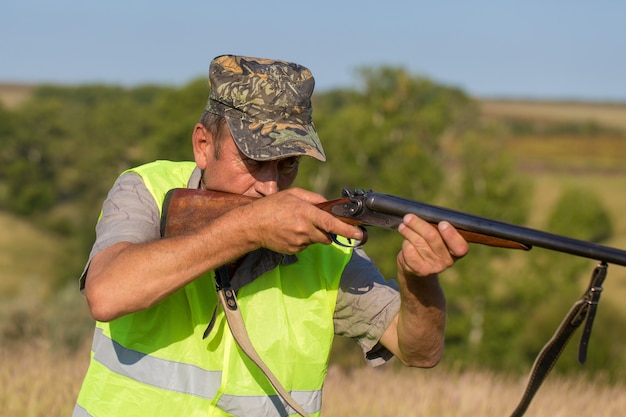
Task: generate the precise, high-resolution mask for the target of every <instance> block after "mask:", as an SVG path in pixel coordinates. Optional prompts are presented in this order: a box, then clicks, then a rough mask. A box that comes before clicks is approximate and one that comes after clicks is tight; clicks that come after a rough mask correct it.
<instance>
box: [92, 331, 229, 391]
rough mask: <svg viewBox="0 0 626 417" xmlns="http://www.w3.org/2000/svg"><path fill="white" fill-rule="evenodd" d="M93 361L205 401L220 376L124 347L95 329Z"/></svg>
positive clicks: (216, 372)
mask: <svg viewBox="0 0 626 417" xmlns="http://www.w3.org/2000/svg"><path fill="white" fill-rule="evenodd" d="M93 350H94V352H95V353H94V360H95V361H97V362H100V363H101V364H102V365H104V366H106V367H107V368H108V369H109V370H110V371H112V372H115V373H116V374H119V375H124V376H125V377H127V378H131V379H134V380H135V381H138V382H141V383H142V384H148V385H152V386H153V387H157V388H160V389H164V390H169V391H175V392H183V393H185V394H191V395H195V396H198V397H202V398H206V399H208V400H210V399H212V398H213V397H215V394H216V393H217V390H218V389H219V387H220V382H221V379H222V372H221V371H207V370H205V369H201V368H199V367H197V366H194V365H189V364H186V363H181V362H175V361H169V360H166V359H161V358H157V357H154V356H151V355H147V354H145V353H141V352H137V351H136V350H133V349H127V348H125V347H124V346H122V345H120V344H119V343H117V342H116V341H115V340H111V339H109V338H108V337H107V336H105V335H104V332H103V331H102V329H100V328H96V332H95V334H94V341H93Z"/></svg>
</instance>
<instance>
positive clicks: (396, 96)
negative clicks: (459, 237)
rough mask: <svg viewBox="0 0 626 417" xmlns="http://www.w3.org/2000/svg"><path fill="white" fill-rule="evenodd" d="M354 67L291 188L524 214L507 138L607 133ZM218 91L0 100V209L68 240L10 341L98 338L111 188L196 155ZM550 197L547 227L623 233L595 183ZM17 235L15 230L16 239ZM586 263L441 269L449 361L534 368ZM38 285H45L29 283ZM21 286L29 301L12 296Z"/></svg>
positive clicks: (527, 208) (374, 236)
mask: <svg viewBox="0 0 626 417" xmlns="http://www.w3.org/2000/svg"><path fill="white" fill-rule="evenodd" d="M359 75H360V79H361V83H360V86H359V88H357V89H336V90H331V91H325V92H318V93H316V95H315V96H314V119H315V124H316V127H317V130H318V132H319V135H320V137H321V138H322V141H323V143H324V147H325V150H326V153H327V156H328V161H327V162H326V163H324V164H320V163H317V162H315V161H313V160H305V161H304V162H303V163H302V166H301V171H300V176H299V178H298V180H297V184H296V185H298V186H301V187H305V188H308V189H312V190H314V191H317V192H320V193H322V194H324V195H326V196H327V197H328V198H334V197H338V196H339V195H340V192H341V189H342V188H344V187H348V188H364V189H373V190H375V191H380V192H384V193H387V194H396V195H399V196H402V197H406V198H411V199H416V200H422V201H426V202H430V203H434V204H440V205H445V206H448V207H451V208H454V209H458V210H462V211H466V212H469V213H474V214H478V215H482V216H486V217H491V218H496V219H500V220H504V221H509V222H513V223H516V224H527V223H528V221H529V218H530V217H531V214H532V210H533V207H532V198H530V197H529V196H530V195H532V193H533V187H534V184H533V182H532V181H531V180H530V179H529V178H527V177H526V176H524V175H521V174H520V172H519V171H518V170H516V165H515V158H514V157H515V155H513V154H510V153H507V150H506V146H505V145H506V144H507V143H508V142H507V138H508V139H510V138H511V137H513V138H515V137H516V136H522V135H528V134H529V132H530V133H532V134H546V133H545V132H548V133H550V134H554V132H558V133H559V134H560V133H562V132H564V131H566V132H567V134H568V135H574V136H576V135H596V134H599V133H600V134H602V133H603V132H602V129H601V128H600V127H598V126H596V125H589V124H588V123H586V124H584V125H583V126H580V127H578V128H576V125H575V124H571V123H570V124H567V125H563V124H555V123H553V124H548V125H546V124H545V123H542V124H540V125H537V124H533V123H530V122H528V121H520V120H517V119H516V120H511V121H509V122H508V123H507V122H506V121H505V123H502V122H501V121H499V122H498V123H489V122H487V123H486V122H485V121H484V120H482V119H481V114H480V109H479V105H478V103H477V101H476V100H474V99H472V98H471V97H469V96H468V95H467V94H465V93H464V92H463V91H462V90H460V89H458V88H454V87H450V86H445V85H441V84H437V83H435V82H433V81H432V80H429V79H427V78H424V77H421V76H414V75H411V74H408V73H407V72H406V71H405V70H403V69H402V68H396V67H380V68H364V69H362V70H361V71H360V73H359ZM207 96H208V87H207V84H206V80H195V81H192V82H190V83H189V84H187V85H184V86H182V87H168V86H140V87H135V88H122V87H116V86H104V85H86V86H41V87H38V88H37V89H35V91H34V92H33V93H32V95H31V97H30V99H29V100H27V101H26V102H24V103H23V104H21V105H20V106H17V107H12V108H7V107H4V106H1V105H0V140H1V145H0V210H1V211H2V213H6V214H8V215H10V216H12V217H11V218H15V219H20V221H23V220H25V221H27V222H28V223H29V224H32V225H34V226H35V227H36V228H37V230H41V231H43V232H44V233H46V236H47V239H49V241H50V242H51V243H49V245H54V246H56V249H57V251H56V252H55V254H56V255H55V258H54V262H53V263H52V265H51V266H50V268H49V269H48V270H47V272H46V274H45V277H44V278H43V279H38V280H37V281H36V282H34V283H30V284H29V289H28V290H27V291H24V292H23V293H20V292H19V291H17V290H11V288H16V287H17V286H18V284H15V285H13V286H12V285H11V284H10V282H9V280H10V279H16V280H19V279H21V278H20V277H17V278H10V277H13V276H14V275H16V274H11V273H10V272H11V271H7V278H6V280H7V281H6V282H5V284H4V287H2V288H3V291H2V292H0V302H1V303H2V308H1V309H0V325H1V326H2V327H1V328H0V339H1V340H0V342H1V343H17V342H18V341H20V340H26V341H28V340H30V339H32V338H38V337H46V338H49V339H50V340H52V341H53V343H54V344H58V345H59V346H66V347H70V348H72V347H76V346H78V345H79V344H80V343H82V342H83V341H84V340H86V339H88V338H89V336H90V333H91V325H92V322H91V319H90V318H89V316H88V314H87V313H86V308H85V306H84V300H83V299H82V297H81V296H80V294H79V292H78V288H77V287H78V286H77V277H78V276H79V275H80V273H81V271H82V268H83V267H84V262H85V260H86V259H87V256H88V253H89V251H90V249H91V244H92V243H93V239H94V225H95V222H96V219H97V217H98V213H99V210H100V207H101V204H102V201H103V200H104V198H105V197H106V194H107V191H108V189H109V187H110V186H111V185H112V183H113V181H114V180H115V178H116V177H117V176H118V175H119V174H120V172H122V171H123V170H125V169H127V168H130V167H132V166H135V165H138V164H142V163H145V162H149V161H152V160H155V159H171V160H190V159H191V158H192V152H191V142H190V136H191V132H192V128H193V126H194V124H195V123H196V122H197V121H198V119H199V117H200V114H201V112H202V110H203V108H204V105H205V102H206V99H207ZM604 133H606V132H604ZM610 133H611V134H612V135H622V136H623V134H624V133H623V132H621V131H611V132H610ZM555 200H556V203H555V204H554V206H553V207H542V208H541V210H542V212H545V213H546V216H545V218H546V221H545V223H544V224H540V225H538V226H541V227H542V228H544V229H546V230H551V231H553V232H556V233H561V234H566V235H570V236H574V237H578V238H581V239H585V240H590V241H594V242H606V241H607V239H610V238H611V237H612V235H613V233H614V224H613V221H612V219H611V216H610V214H609V212H608V211H607V209H606V207H605V206H604V204H603V202H602V201H601V199H600V198H599V197H598V196H597V195H596V194H594V193H593V192H591V191H590V190H588V189H585V188H584V187H570V188H568V189H566V190H564V192H563V193H562V195H560V196H557V197H556V199H555ZM3 233H5V232H3ZM370 235H371V237H370V241H369V242H368V244H367V247H366V250H367V252H368V254H369V255H370V256H371V257H372V258H373V259H374V260H375V262H376V264H377V265H378V267H379V268H380V269H381V271H382V272H383V273H384V274H385V276H388V277H393V276H394V269H395V256H396V253H397V250H398V248H399V244H400V239H399V238H398V236H397V235H396V234H395V233H392V232H389V231H381V230H370ZM22 238H23V236H21V235H15V236H12V237H11V240H14V241H15V245H16V247H19V244H20V239H22ZM19 251H20V253H22V252H25V251H28V249H26V248H24V249H19ZM25 259H28V260H26V261H25V262H37V260H36V259H35V260H33V259H32V258H30V257H27V256H25ZM591 266H593V264H590V263H589V262H587V261H586V260H581V259H577V258H575V257H571V256H565V255H561V254H554V253H546V252H542V251H537V252H531V253H530V254H528V253H517V252H512V251H507V250H502V249H492V248H487V247H479V246H472V250H471V254H470V255H469V256H468V257H466V258H465V259H463V260H461V261H460V262H459V263H458V264H457V266H456V267H455V268H454V269H453V270H450V271H448V272H446V273H445V276H444V277H443V279H442V282H443V285H444V287H445V290H446V292H447V297H448V305H449V312H450V313H449V323H448V330H447V339H448V340H447V351H446V354H445V355H446V356H445V359H444V363H448V364H454V365H455V366H460V367H488V368H492V369H498V370H506V371H524V370H527V369H528V367H529V366H530V364H532V361H533V359H534V357H535V355H536V353H537V352H538V350H539V349H540V348H541V346H542V345H543V344H544V343H545V342H546V341H547V340H548V339H549V337H550V336H551V333H552V332H553V331H554V329H555V328H556V326H557V325H558V323H559V322H560V317H561V316H563V315H564V314H565V312H566V311H567V310H568V309H569V306H570V305H571V304H572V303H573V302H574V300H575V299H577V298H578V297H579V296H580V292H582V290H583V289H584V285H585V282H584V281H585V280H586V279H587V277H586V274H587V273H590V272H591V271H590V267H591ZM17 275H19V274H17ZM581 277H584V278H581ZM33 286H36V287H45V288H48V290H46V291H39V292H37V293H36V294H34V293H33V291H32V288H33ZM20 297H24V298H25V299H26V298H29V299H30V300H31V301H30V302H25V303H24V302H17V301H16V300H18V301H19V300H20V299H21V298H20ZM611 308H612V307H611V305H603V306H602V307H601V309H602V310H605V311H606V313H605V311H602V317H601V318H600V319H599V320H597V323H596V328H595V329H594V334H593V338H592V339H593V340H592V347H591V349H590V359H589V360H590V361H593V362H594V366H595V368H594V369H596V370H597V371H600V372H606V373H608V374H611V375H614V374H615V372H617V371H620V370H621V371H623V370H624V369H626V366H625V365H626V353H624V350H623V349H619V348H616V346H622V345H623V342H624V341H626V340H625V339H626V336H624V335H623V332H615V331H614V330H613V329H615V328H623V327H624V325H625V323H624V318H623V317H622V316H620V314H611V311H610V309H611ZM573 344H575V343H573ZM348 351H350V350H349V349H348V348H347V347H346V345H345V343H344V342H342V341H338V342H337V347H336V349H335V352H334V355H335V356H334V358H335V359H334V360H336V361H337V362H342V361H344V362H345V363H350V364H352V363H354V362H353V360H352V359H346V357H347V356H345V355H344V354H345V353H346V352H348ZM350 355H353V356H359V355H358V353H357V354H354V353H353V352H352V351H350ZM565 356H566V359H564V365H560V366H559V370H560V371H562V372H568V371H571V370H574V369H575V370H578V369H579V368H578V366H577V365H576V363H575V361H574V359H573V358H574V356H575V355H573V354H570V355H567V354H566V355H565ZM360 360H361V359H360V358H357V361H360ZM616 370H617V371H616Z"/></svg>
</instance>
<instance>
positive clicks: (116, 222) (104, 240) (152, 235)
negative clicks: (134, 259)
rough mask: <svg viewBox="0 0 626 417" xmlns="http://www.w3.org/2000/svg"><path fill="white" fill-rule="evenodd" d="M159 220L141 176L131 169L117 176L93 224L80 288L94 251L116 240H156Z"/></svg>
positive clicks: (133, 241)
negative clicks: (91, 237) (91, 238)
mask: <svg viewBox="0 0 626 417" xmlns="http://www.w3.org/2000/svg"><path fill="white" fill-rule="evenodd" d="M160 221H161V219H160V215H159V208H158V206H157V204H156V201H154V197H152V194H150V191H148V189H147V188H146V186H145V184H144V182H143V180H142V179H141V177H140V176H139V175H138V174H135V173H132V172H131V173H126V174H123V175H121V176H120V177H119V178H118V179H117V181H115V184H113V187H112V188H111V190H110V191H109V194H108V196H107V198H106V200H105V201H104V204H103V205H102V213H101V215H100V219H99V220H98V224H97V225H96V241H95V243H94V245H93V247H92V248H91V253H90V254H89V259H88V260H87V265H86V266H85V269H84V270H83V273H82V275H81V277H80V289H81V290H83V289H84V287H85V277H86V275H87V269H88V268H89V263H90V262H91V259H93V257H94V256H95V255H96V254H97V253H98V252H100V251H101V250H103V249H106V248H108V247H109V246H112V245H114V244H116V243H120V242H130V243H141V242H149V241H153V240H156V239H159V238H160V236H161V232H160Z"/></svg>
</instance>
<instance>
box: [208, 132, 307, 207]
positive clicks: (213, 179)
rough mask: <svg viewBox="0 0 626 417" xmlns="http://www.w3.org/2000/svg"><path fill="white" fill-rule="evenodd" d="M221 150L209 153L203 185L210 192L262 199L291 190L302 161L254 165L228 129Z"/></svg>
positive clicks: (260, 162) (254, 162)
mask: <svg viewBox="0 0 626 417" xmlns="http://www.w3.org/2000/svg"><path fill="white" fill-rule="evenodd" d="M222 134H224V135H226V136H227V137H224V138H223V140H222V141H221V145H220V146H221V148H220V150H219V152H218V153H217V154H219V157H217V158H216V152H214V150H213V147H212V146H209V147H207V149H206V152H207V154H206V158H207V159H206V161H207V163H206V169H205V173H204V184H205V186H206V187H207V188H208V189H210V190H215V191H225V192H230V193H235V194H244V195H249V196H253V197H263V196H267V195H270V194H274V193H276V192H278V191H280V190H284V189H286V188H289V187H290V186H291V184H292V183H293V181H294V180H295V179H296V176H297V174H298V166H299V164H300V157H299V156H295V157H287V158H283V159H277V160H274V161H255V160H253V159H250V158H248V157H246V156H245V155H244V154H242V153H241V152H240V151H239V148H237V145H235V142H234V140H233V138H232V136H231V135H230V132H229V131H228V129H224V130H223V133H222Z"/></svg>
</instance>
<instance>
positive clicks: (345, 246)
mask: <svg viewBox="0 0 626 417" xmlns="http://www.w3.org/2000/svg"><path fill="white" fill-rule="evenodd" d="M357 227H358V228H359V229H361V232H363V239H361V240H359V241H358V243H357V244H356V245H352V244H348V245H346V244H345V243H343V242H340V241H339V240H338V239H337V235H336V234H334V233H329V234H328V237H329V238H330V240H332V241H333V243H335V244H336V245H339V246H343V247H344V248H360V247H361V246H363V245H365V243H366V242H367V237H368V235H367V229H366V228H365V227H363V226H360V225H359V226H357ZM348 242H350V243H352V239H348Z"/></svg>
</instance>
